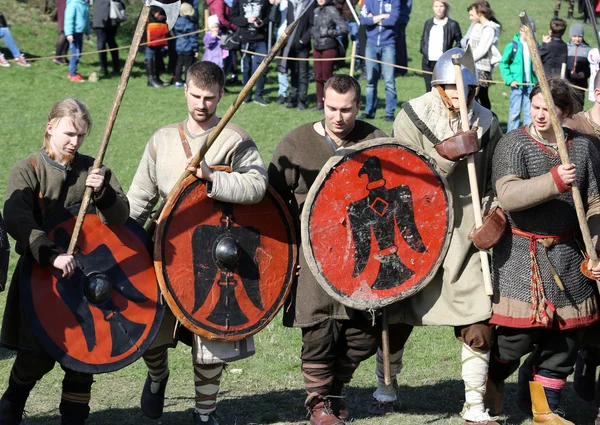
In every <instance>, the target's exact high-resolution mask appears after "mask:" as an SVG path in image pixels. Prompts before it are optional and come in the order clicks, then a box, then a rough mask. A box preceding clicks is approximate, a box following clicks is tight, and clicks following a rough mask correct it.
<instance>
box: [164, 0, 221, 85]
mask: <svg viewBox="0 0 600 425" xmlns="http://www.w3.org/2000/svg"><path fill="white" fill-rule="evenodd" d="M211 18H213V19H212V21H211ZM208 29H209V31H208V32H207V33H206V34H205V35H204V45H205V46H206V50H205V52H204V55H205V57H206V55H207V52H212V51H214V50H215V48H214V47H212V48H211V47H209V44H214V42H216V44H217V46H218V50H219V52H218V53H219V55H218V59H219V63H217V65H219V66H220V67H221V68H223V56H222V52H221V46H220V41H219V19H218V18H217V17H216V16H214V15H212V16H210V17H209V18H208ZM197 31H198V16H197V15H196V11H195V10H194V7H193V6H192V5H191V4H189V3H181V6H180V7H179V18H177V22H175V25H174V26H173V34H174V35H176V36H180V37H179V38H176V39H175V50H176V51H177V63H176V64H175V87H183V79H182V78H181V76H182V75H187V70H188V69H190V66H192V64H193V63H194V61H195V59H196V58H197V57H198V32H197ZM192 33H193V34H192ZM184 34H187V35H184ZM206 37H212V38H213V39H214V41H209V43H207V39H206ZM215 58H217V56H215ZM205 60H206V59H205ZM213 62H214V61H213Z"/></svg>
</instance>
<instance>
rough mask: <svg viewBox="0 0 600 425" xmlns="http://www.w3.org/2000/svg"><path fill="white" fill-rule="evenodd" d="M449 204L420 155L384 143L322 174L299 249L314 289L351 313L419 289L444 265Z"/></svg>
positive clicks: (363, 148) (355, 152)
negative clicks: (316, 283) (302, 254)
mask: <svg viewBox="0 0 600 425" xmlns="http://www.w3.org/2000/svg"><path fill="white" fill-rule="evenodd" d="M452 226H453V210H452V198H451V194H450V192H449V191H448V189H447V183H446V181H445V179H444V178H443V176H442V175H441V174H440V173H439V172H438V171H437V170H436V168H435V166H434V165H433V162H432V161H430V160H428V158H426V157H425V156H423V155H421V154H418V153H416V152H415V151H413V150H411V149H409V148H407V147H405V146H402V145H401V144H399V143H398V141H397V140H396V139H392V138H384V139H377V140H374V141H370V142H365V143H361V144H359V145H357V146H355V147H352V148H350V149H347V150H344V151H342V152H341V153H340V154H339V155H337V156H334V157H333V158H331V159H330V160H329V161H328V162H327V164H326V165H325V166H324V167H323V169H322V170H321V172H320V173H319V176H318V177H317V179H316V181H315V183H314V184H313V185H312V187H311V189H310V191H309V193H308V197H307V199H306V202H305V204H304V209H303V212H302V247H303V251H304V255H305V257H306V261H307V263H308V265H309V267H310V269H311V272H312V273H313V274H314V276H315V278H316V279H317V281H318V282H319V284H320V285H321V286H322V287H323V288H324V289H325V291H326V292H327V293H328V294H330V295H331V296H332V297H333V298H335V299H336V300H338V301H339V302H341V303H342V304H344V305H347V306H349V307H352V308H356V309H360V310H367V309H378V308H381V307H384V306H386V305H388V304H390V303H393V302H395V301H398V300H401V299H403V298H406V297H410V296H412V295H414V294H415V293H417V292H418V291H419V290H420V289H421V288H423V287H424V286H425V285H426V284H427V283H428V282H429V281H430V280H431V279H432V278H433V276H434V275H435V273H436V272H437V270H438V268H439V266H440V264H441V263H442V261H443V259H444V257H445V254H446V251H447V250H448V245H449V244H450V237H451V233H452Z"/></svg>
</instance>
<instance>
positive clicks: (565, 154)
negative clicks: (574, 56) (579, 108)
mask: <svg viewBox="0 0 600 425" xmlns="http://www.w3.org/2000/svg"><path fill="white" fill-rule="evenodd" d="M519 18H521V25H522V26H523V27H525V28H524V29H525V41H526V42H527V46H528V47H529V54H530V55H531V61H532V62H533V70H534V71H535V75H537V77H538V84H539V85H540V89H541V91H542V95H543V96H544V100H545V101H546V106H547V107H548V114H549V115H550V122H551V123H552V128H553V129H554V134H555V136H556V146H557V148H558V154H559V156H560V160H561V162H562V164H563V165H566V164H570V163H571V161H570V160H569V151H568V150H567V145H566V143H565V135H564V132H563V128H562V124H561V122H560V120H559V119H558V115H557V113H556V106H555V105H554V99H553V98H552V93H551V92H550V86H548V80H547V79H546V75H545V74H544V67H543V65H542V59H541V58H540V54H539V52H538V50H537V45H536V43H535V36H534V35H533V31H532V30H531V26H530V24H529V16H527V12H521V13H520V14H519ZM571 193H572V195H573V203H574V204H575V211H576V212H577V220H578V221H579V229H580V230H581V236H582V238H583V243H584V244H585V251H586V253H587V255H588V256H589V258H590V260H591V261H592V265H593V266H596V264H598V255H596V249H595V248H594V244H593V243H592V236H591V234H590V228H589V226H588V222H587V217H586V216H585V208H584V206H583V200H582V198H581V192H580V191H579V188H578V187H577V186H575V185H573V186H571ZM598 286H599V287H600V284H599V285H598Z"/></svg>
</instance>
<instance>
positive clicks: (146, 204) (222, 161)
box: [127, 122, 267, 364]
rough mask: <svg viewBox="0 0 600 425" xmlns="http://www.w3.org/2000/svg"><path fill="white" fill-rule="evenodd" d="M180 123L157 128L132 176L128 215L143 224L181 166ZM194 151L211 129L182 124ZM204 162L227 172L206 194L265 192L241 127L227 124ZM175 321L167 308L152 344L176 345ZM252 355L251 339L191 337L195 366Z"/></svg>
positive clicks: (260, 166) (248, 196) (234, 196)
mask: <svg viewBox="0 0 600 425" xmlns="http://www.w3.org/2000/svg"><path fill="white" fill-rule="evenodd" d="M178 125H179V124H170V125H167V126H165V127H162V128H161V129H159V130H158V131H157V132H156V133H154V135H153V136H152V137H151V138H150V141H149V142H148V145H147V146H146V149H145V151H144V154H143V156H142V160H141V161H140V165H139V166H138V169H137V172H136V174H135V176H134V178H133V182H132V184H131V188H130V189H129V192H128V193H127V198H128V199H129V203H130V206H131V217H132V218H133V219H134V220H136V221H137V222H138V223H140V224H142V225H143V224H144V223H145V222H146V220H147V219H148V217H149V216H150V213H151V212H152V209H153V208H154V206H155V205H156V204H157V203H158V200H159V199H164V198H165V197H166V196H167V195H168V193H169V192H170V191H171V189H172V188H173V186H174V185H175V183H177V180H178V179H179V177H180V176H181V174H182V173H183V171H184V170H185V161H186V155H185V152H184V150H183V147H182V144H181V138H180V136H179V131H178ZM183 127H184V129H185V133H186V138H187V141H188V143H189V144H190V148H191V151H192V153H196V152H198V151H199V150H200V148H201V147H202V145H204V143H206V141H207V140H208V135H209V134H210V130H209V131H207V132H204V133H202V134H198V135H194V134H191V133H190V132H189V131H188V129H187V125H186V122H184V123H183ZM204 159H205V161H206V163H207V164H208V165H226V166H230V167H231V168H232V172H231V173H226V172H223V171H215V172H214V173H213V182H212V184H210V183H209V184H208V185H207V186H208V191H209V193H208V196H210V197H212V198H214V199H216V200H219V201H223V202H230V203H237V204H253V203H257V202H260V201H261V200H262V198H263V197H264V195H265V192H266V190H267V170H266V168H265V165H264V163H263V161H262V159H261V157H260V153H259V152H258V148H257V147H256V144H255V143H254V141H253V140H252V138H251V137H250V135H249V134H248V133H246V132H245V131H244V130H243V129H242V128H241V127H239V126H237V125H235V124H228V125H227V127H225V129H224V130H223V131H222V132H221V134H220V135H219V137H218V138H217V139H216V140H215V142H214V144H213V145H212V146H211V147H210V149H209V150H208V152H207V153H206V156H205V158H204ZM176 328H177V323H176V320H175V318H174V316H173V313H172V312H171V311H167V312H166V314H165V319H164V321H163V324H162V325H161V329H160V331H159V335H158V337H157V338H156V340H155V341H154V343H153V345H152V347H151V348H155V347H160V346H175V345H176V344H177V339H176ZM252 354H254V339H253V338H252V337H249V338H246V339H245V340H242V341H237V342H217V341H210V340H207V339H202V338H200V337H199V336H197V335H194V343H193V357H194V358H193V361H194V363H196V364H214V363H223V362H228V361H234V360H239V359H242V358H245V357H248V356H251V355H252Z"/></svg>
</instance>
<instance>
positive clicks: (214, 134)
mask: <svg viewBox="0 0 600 425" xmlns="http://www.w3.org/2000/svg"><path fill="white" fill-rule="evenodd" d="M311 4H312V2H310V3H309V4H307V5H306V8H305V9H304V11H303V12H302V14H301V15H300V16H299V17H298V18H297V19H296V20H295V21H294V22H292V23H291V24H290V25H288V27H287V28H286V29H285V31H284V32H283V34H281V37H279V40H277V42H276V43H275V45H274V46H273V48H272V49H271V50H270V51H269V54H268V55H267V57H266V58H265V59H264V60H263V61H262V63H261V64H260V66H259V67H258V68H257V69H256V71H254V74H252V76H251V77H250V80H248V82H247V83H246V85H245V86H244V87H243V88H242V91H240V93H239V94H238V96H237V97H236V99H235V100H234V101H233V104H232V105H231V106H230V107H229V108H228V109H227V111H226V112H225V114H224V115H223V117H222V118H221V120H220V121H219V122H218V124H217V125H216V126H215V128H214V130H212V131H211V132H210V134H209V136H208V140H207V141H206V143H205V144H204V145H202V147H201V148H200V150H199V151H198V153H196V154H195V155H194V156H193V157H192V159H191V160H190V166H191V167H198V165H199V164H200V162H201V161H202V159H203V158H204V156H205V155H206V152H208V150H209V149H210V147H211V146H212V144H213V143H214V142H215V140H217V138H218V137H219V135H220V134H221V132H222V131H223V129H224V128H225V126H226V125H227V124H229V121H230V120H231V118H233V116H234V115H235V113H236V112H237V110H238V109H239V107H240V106H241V105H242V103H243V102H244V100H245V99H246V96H248V95H249V94H250V92H251V91H252V88H253V87H254V86H255V85H256V83H257V82H258V79H259V78H260V77H261V76H262V74H263V73H264V72H265V71H266V70H267V67H268V66H269V64H270V63H271V62H272V61H273V59H274V58H275V56H277V53H278V52H279V50H280V49H281V48H282V47H283V46H284V44H285V43H286V42H287V39H288V38H289V36H290V35H291V34H292V32H293V31H294V28H296V26H297V25H298V22H299V21H300V19H302V16H304V14H305V13H306V11H307V10H308V9H309V7H310V5H311ZM190 174H192V172H191V171H189V170H187V169H186V170H185V171H184V172H183V174H182V175H181V177H179V180H177V182H176V183H175V185H174V186H173V188H172V189H171V191H170V192H169V194H168V195H167V197H166V198H165V199H164V200H163V201H162V202H161V205H160V206H159V207H158V210H157V211H156V213H155V214H154V216H153V217H152V219H151V220H150V222H148V223H147V224H146V230H147V231H151V229H153V228H154V225H155V224H156V220H157V219H158V218H159V217H160V214H161V212H162V210H163V208H164V207H165V205H166V203H167V202H168V200H169V199H170V198H172V197H173V196H174V194H175V193H176V192H177V188H178V187H179V185H180V183H181V182H182V181H184V180H185V179H186V178H187V177H188V176H189V175H190Z"/></svg>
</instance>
